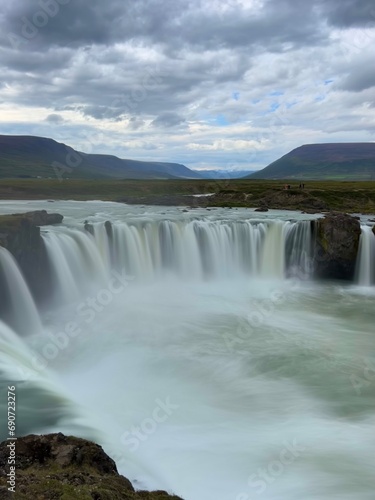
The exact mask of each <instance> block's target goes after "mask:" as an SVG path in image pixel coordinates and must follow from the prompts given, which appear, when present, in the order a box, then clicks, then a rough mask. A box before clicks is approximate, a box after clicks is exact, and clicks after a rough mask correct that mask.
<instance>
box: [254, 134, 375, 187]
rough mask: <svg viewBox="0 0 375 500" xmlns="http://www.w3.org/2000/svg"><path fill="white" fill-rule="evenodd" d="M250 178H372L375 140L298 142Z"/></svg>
mask: <svg viewBox="0 0 375 500" xmlns="http://www.w3.org/2000/svg"><path fill="white" fill-rule="evenodd" d="M249 178H250V179H298V180H314V179H316V180H319V179H322V180H324V179H327V180H328V179H332V180H354V181H360V180H364V181H365V180H375V143H343V144H310V145H306V146H301V147H299V148H297V149H294V150H293V151H291V152H290V153H288V154H286V155H285V156H283V157H282V158H280V159H279V160H277V161H275V162H273V163H271V164H270V165H268V167H266V168H264V169H263V170H261V171H259V172H256V173H255V174H252V175H251V176H249Z"/></svg>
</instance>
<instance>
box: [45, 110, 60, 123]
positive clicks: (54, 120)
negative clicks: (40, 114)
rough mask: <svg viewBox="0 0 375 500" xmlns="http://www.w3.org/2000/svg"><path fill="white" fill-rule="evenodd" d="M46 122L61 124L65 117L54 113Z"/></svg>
mask: <svg viewBox="0 0 375 500" xmlns="http://www.w3.org/2000/svg"><path fill="white" fill-rule="evenodd" d="M45 121H46V122H48V123H52V124H60V123H63V122H64V118H63V117H62V116H61V115H58V114H56V113H52V114H50V115H48V116H47V118H46V120H45Z"/></svg>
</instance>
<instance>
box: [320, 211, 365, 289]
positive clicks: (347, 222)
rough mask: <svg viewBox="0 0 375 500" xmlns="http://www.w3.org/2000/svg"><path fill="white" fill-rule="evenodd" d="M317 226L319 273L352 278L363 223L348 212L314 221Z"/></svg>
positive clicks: (330, 276)
mask: <svg viewBox="0 0 375 500" xmlns="http://www.w3.org/2000/svg"><path fill="white" fill-rule="evenodd" d="M313 228H314V233H315V249H314V250H315V251H314V264H315V273H316V276H317V277H319V278H332V279H345V280H352V279H353V278H354V273H355V265H356V260H357V254H358V247H359V240H360V236H361V226H360V222H359V221H358V220H357V219H356V218H354V217H351V216H350V215H348V214H340V213H331V214H328V215H326V216H325V217H324V218H322V219H318V220H317V221H314V222H313Z"/></svg>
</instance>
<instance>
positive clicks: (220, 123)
mask: <svg viewBox="0 0 375 500" xmlns="http://www.w3.org/2000/svg"><path fill="white" fill-rule="evenodd" d="M214 123H215V124H216V125H218V126H219V127H225V126H226V125H229V121H228V120H227V119H226V118H225V116H224V115H217V116H216V117H215V118H214Z"/></svg>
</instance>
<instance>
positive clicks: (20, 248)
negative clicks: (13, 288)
mask: <svg viewBox="0 0 375 500" xmlns="http://www.w3.org/2000/svg"><path fill="white" fill-rule="evenodd" d="M62 220H63V216H62V215H60V214H48V213H47V212H46V211H45V210H39V211H35V212H27V213H25V214H12V215H1V216H0V246H2V247H4V248H6V249H7V250H8V251H9V252H10V253H11V254H12V255H13V257H14V258H15V259H16V261H17V263H18V265H19V266H20V268H21V271H22V273H23V275H24V277H25V279H26V281H27V283H28V285H29V287H30V289H31V291H32V293H33V295H34V297H35V298H36V299H37V300H43V298H44V297H45V296H47V295H48V293H49V290H50V281H49V280H50V269H49V263H48V259H47V253H46V249H45V245H44V241H43V238H42V237H41V235H40V227H39V226H45V225H52V224H59V223H61V222H62ZM1 281H2V279H1V270H0V282H1ZM0 287H1V283H0ZM4 300H6V299H4ZM4 307H5V306H4ZM1 309H2V307H1V304H0V316H1Z"/></svg>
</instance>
